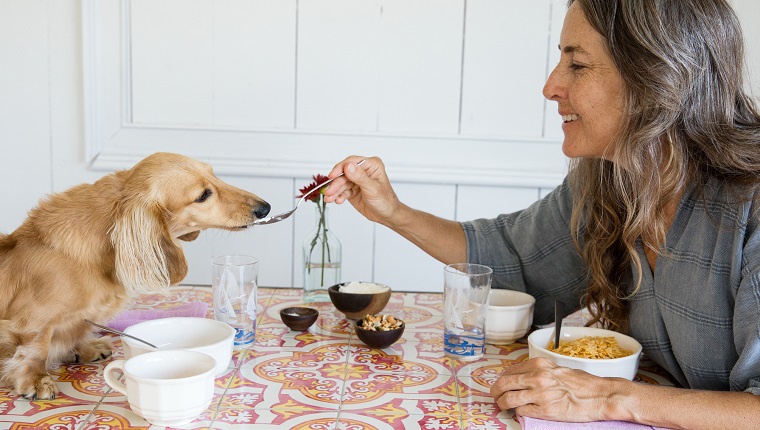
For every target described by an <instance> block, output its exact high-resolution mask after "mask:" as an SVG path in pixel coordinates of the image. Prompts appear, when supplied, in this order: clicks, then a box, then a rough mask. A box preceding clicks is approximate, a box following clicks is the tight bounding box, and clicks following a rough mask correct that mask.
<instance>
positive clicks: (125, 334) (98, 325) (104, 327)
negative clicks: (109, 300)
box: [84, 319, 158, 349]
mask: <svg viewBox="0 0 760 430" xmlns="http://www.w3.org/2000/svg"><path fill="white" fill-rule="evenodd" d="M84 322H86V323H87V324H90V325H94V326H95V327H97V328H99V329H101V330H105V331H108V332H111V333H114V334H120V335H122V336H126V337H128V338H130V339H134V340H136V341H138V342H142V343H144V344H146V345H148V346H150V347H151V348H156V349H158V347H157V346H156V345H153V344H152V343H150V342H148V341H146V340H142V339H140V338H139V337H134V336H132V335H131V334H127V333H124V332H123V331H119V330H116V329H113V328H111V327H106V326H104V325H100V324H98V323H94V322H92V321H90V320H88V319H86V320H84Z"/></svg>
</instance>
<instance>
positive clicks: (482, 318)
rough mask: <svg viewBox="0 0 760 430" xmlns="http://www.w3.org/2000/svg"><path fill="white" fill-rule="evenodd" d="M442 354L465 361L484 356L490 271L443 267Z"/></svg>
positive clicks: (465, 266)
mask: <svg viewBox="0 0 760 430" xmlns="http://www.w3.org/2000/svg"><path fill="white" fill-rule="evenodd" d="M443 275H444V283H443V310H444V312H443V323H444V331H443V345H444V347H443V348H444V352H445V353H446V354H447V355H449V356H452V357H456V358H458V359H461V360H464V361H473V360H477V359H479V358H481V357H482V356H483V351H484V349H485V339H486V329H485V324H486V317H487V315H488V294H489V292H490V291H491V280H492V278H493V271H492V270H491V268H490V267H488V266H483V265H480V264H471V263H457V264H450V265H448V266H446V267H444V268H443Z"/></svg>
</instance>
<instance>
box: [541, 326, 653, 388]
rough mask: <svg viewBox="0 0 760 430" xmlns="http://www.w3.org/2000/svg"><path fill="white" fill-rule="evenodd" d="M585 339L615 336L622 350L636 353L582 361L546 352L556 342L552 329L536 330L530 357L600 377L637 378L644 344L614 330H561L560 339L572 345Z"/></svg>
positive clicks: (581, 328) (581, 359) (571, 328)
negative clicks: (574, 341) (573, 341)
mask: <svg viewBox="0 0 760 430" xmlns="http://www.w3.org/2000/svg"><path fill="white" fill-rule="evenodd" d="M583 336H603V337H609V336H614V337H615V339H616V340H617V343H618V345H620V347H621V348H623V349H627V350H629V351H632V352H633V354H631V355H629V356H626V357H622V358H610V359H591V358H578V357H570V356H567V355H562V354H557V353H555V352H551V351H549V350H548V349H546V346H547V345H548V344H549V341H550V340H551V341H552V342H553V341H554V327H548V328H542V329H540V330H536V331H534V332H533V333H531V334H530V336H528V356H529V357H530V358H535V357H544V358H548V359H549V360H551V361H552V362H554V363H556V364H557V365H559V366H563V367H569V368H572V369H580V370H583V371H586V372H588V373H591V374H592V375H596V376H605V377H618V378H625V379H629V380H630V379H633V378H634V377H635V376H636V371H637V370H638V368H639V358H640V356H641V344H640V343H639V342H638V341H636V339H634V338H632V337H630V336H626V335H624V334H620V333H617V332H614V331H612V330H605V329H601V328H594V327H562V329H561V330H560V340H562V341H566V342H568V341H572V340H575V339H578V338H581V337H583Z"/></svg>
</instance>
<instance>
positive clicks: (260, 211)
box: [253, 202, 272, 219]
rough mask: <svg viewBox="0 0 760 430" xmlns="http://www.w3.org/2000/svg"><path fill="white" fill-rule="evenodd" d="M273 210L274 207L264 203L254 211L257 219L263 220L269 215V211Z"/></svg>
mask: <svg viewBox="0 0 760 430" xmlns="http://www.w3.org/2000/svg"><path fill="white" fill-rule="evenodd" d="M270 209H272V206H270V205H269V203H267V202H262V203H261V204H260V205H259V206H258V207H257V208H256V209H255V210H254V211H253V214H254V215H255V216H256V218H258V219H261V218H264V217H265V216H267V215H269V210H270Z"/></svg>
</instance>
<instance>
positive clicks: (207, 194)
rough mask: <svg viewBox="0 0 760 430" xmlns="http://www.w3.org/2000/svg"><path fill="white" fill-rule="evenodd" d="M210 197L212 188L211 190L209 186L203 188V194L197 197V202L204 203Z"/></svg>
mask: <svg viewBox="0 0 760 430" xmlns="http://www.w3.org/2000/svg"><path fill="white" fill-rule="evenodd" d="M209 197H211V190H209V189H208V188H207V189H205V190H203V194H201V195H200V197H198V198H197V199H195V203H203V202H205V201H206V199H208V198H209Z"/></svg>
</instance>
